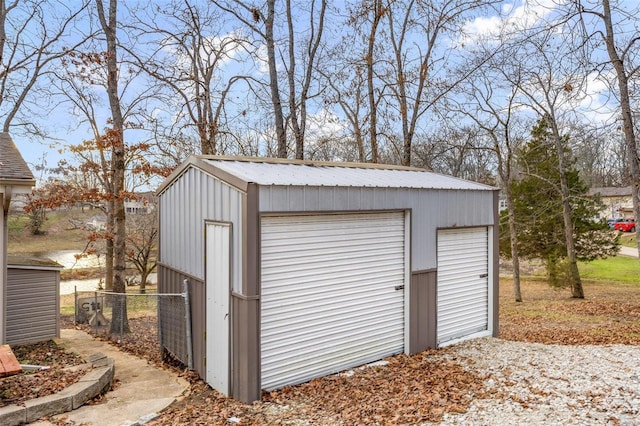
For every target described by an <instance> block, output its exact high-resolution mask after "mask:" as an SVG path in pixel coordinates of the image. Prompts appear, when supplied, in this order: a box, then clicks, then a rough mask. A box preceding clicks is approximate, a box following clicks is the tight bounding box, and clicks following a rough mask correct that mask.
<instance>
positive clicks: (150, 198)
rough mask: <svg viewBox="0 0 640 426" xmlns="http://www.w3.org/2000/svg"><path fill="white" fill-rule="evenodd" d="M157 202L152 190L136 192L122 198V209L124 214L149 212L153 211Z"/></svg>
mask: <svg viewBox="0 0 640 426" xmlns="http://www.w3.org/2000/svg"><path fill="white" fill-rule="evenodd" d="M157 203H158V200H157V197H156V195H155V194H154V193H153V192H137V193H136V194H135V196H134V197H128V198H126V199H125V200H124V210H125V213H126V214H149V213H152V212H154V211H155V209H156V207H155V206H156V205H157Z"/></svg>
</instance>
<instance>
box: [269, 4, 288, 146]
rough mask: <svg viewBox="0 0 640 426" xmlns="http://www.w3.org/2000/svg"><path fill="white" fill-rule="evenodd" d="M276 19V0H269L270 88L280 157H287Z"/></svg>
mask: <svg viewBox="0 0 640 426" xmlns="http://www.w3.org/2000/svg"><path fill="white" fill-rule="evenodd" d="M274 19H275V0H268V1H267V18H266V19H265V22H264V24H265V35H266V37H265V38H266V40H265V42H266V44H267V62H268V64H269V88H270V89H271V102H272V103H273V115H274V120H275V126H276V138H277V141H278V158H287V134H286V131H285V128H284V115H283V113H282V101H281V100H280V88H279V87H278V70H277V67H276V47H275V40H274V35H273V22H274Z"/></svg>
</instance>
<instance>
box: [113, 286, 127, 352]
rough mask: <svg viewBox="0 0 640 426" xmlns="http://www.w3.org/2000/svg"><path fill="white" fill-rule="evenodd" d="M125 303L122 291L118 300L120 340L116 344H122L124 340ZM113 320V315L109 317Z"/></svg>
mask: <svg viewBox="0 0 640 426" xmlns="http://www.w3.org/2000/svg"><path fill="white" fill-rule="evenodd" d="M126 303H127V297H126V296H125V294H124V293H122V300H121V301H120V319H121V321H120V341H119V342H118V344H122V343H123V342H124V312H125V305H126ZM111 320H112V321H113V317H112V319H111Z"/></svg>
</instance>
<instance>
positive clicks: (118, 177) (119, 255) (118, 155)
mask: <svg viewBox="0 0 640 426" xmlns="http://www.w3.org/2000/svg"><path fill="white" fill-rule="evenodd" d="M102 1H103V0H97V2H96V5H97V11H98V17H99V19H100V24H101V26H102V30H103V31H104V33H105V38H106V41H107V58H106V65H107V95H108V98H109V107H110V110H111V119H112V120H113V130H112V131H111V132H112V133H111V135H109V136H110V137H111V138H112V145H111V146H112V153H111V162H112V166H113V194H111V195H112V197H113V218H114V236H113V272H114V275H113V291H114V292H115V293H123V295H122V296H120V297H115V298H114V306H113V317H112V320H111V333H112V334H117V333H120V332H129V324H128V320H127V307H126V297H125V296H124V293H125V292H126V253H125V239H126V231H125V210H124V190H125V188H124V178H125V145H124V118H123V116H122V110H121V108H120V98H119V94H118V56H117V44H116V43H117V37H116V26H117V21H116V19H117V5H118V1H117V0H109V16H108V19H107V17H106V16H105V13H104V5H103V4H102Z"/></svg>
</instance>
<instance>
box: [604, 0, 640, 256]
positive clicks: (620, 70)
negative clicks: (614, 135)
mask: <svg viewBox="0 0 640 426" xmlns="http://www.w3.org/2000/svg"><path fill="white" fill-rule="evenodd" d="M602 8H603V14H602V19H603V21H604V26H605V35H604V39H605V44H606V45H607V53H608V54H609V60H610V61H611V64H612V65H613V68H614V69H615V71H616V76H617V78H618V90H619V91H620V110H621V111H620V113H621V115H622V129H623V132H624V142H625V149H626V153H627V161H628V163H629V181H630V182H631V192H632V199H633V214H634V217H635V219H636V221H637V220H640V159H639V158H638V146H637V143H636V136H635V131H634V127H633V112H632V110H631V101H630V99H629V76H628V75H627V72H626V70H625V68H624V62H623V59H622V58H621V57H620V55H619V54H618V50H617V49H616V41H615V33H614V29H613V23H612V20H611V5H610V2H609V0H602ZM636 247H637V249H638V254H639V255H640V227H636Z"/></svg>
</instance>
